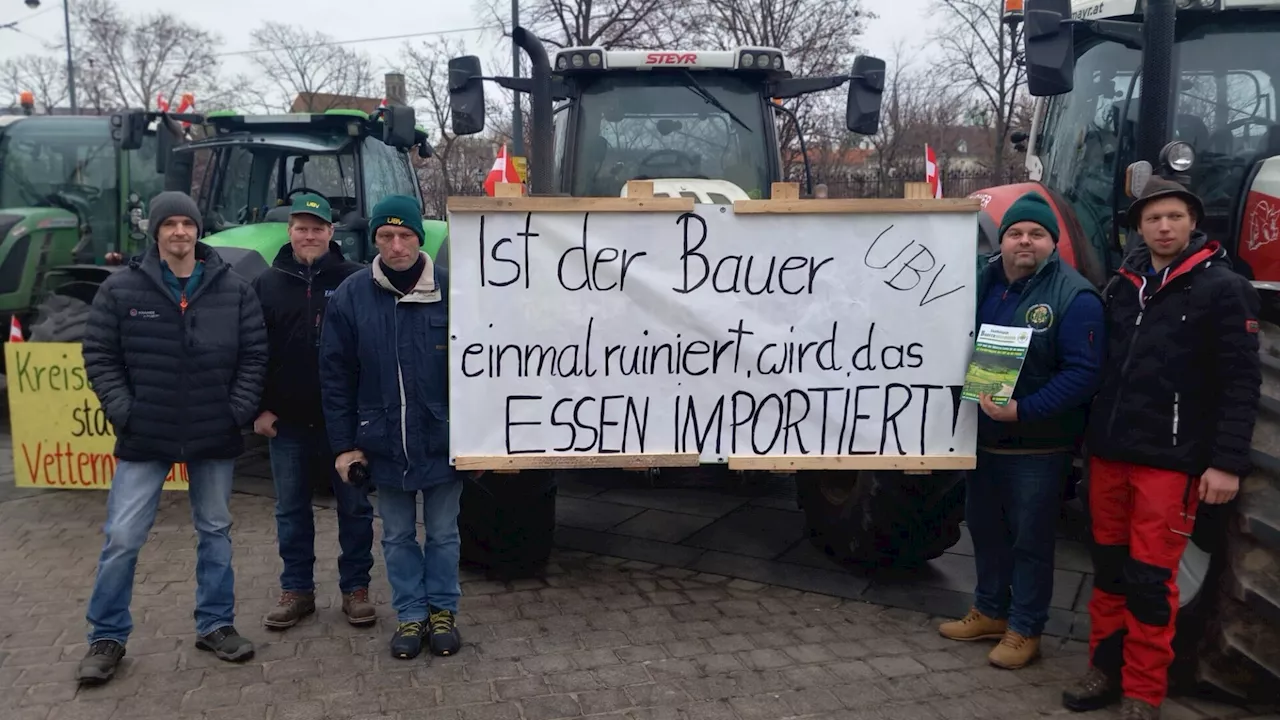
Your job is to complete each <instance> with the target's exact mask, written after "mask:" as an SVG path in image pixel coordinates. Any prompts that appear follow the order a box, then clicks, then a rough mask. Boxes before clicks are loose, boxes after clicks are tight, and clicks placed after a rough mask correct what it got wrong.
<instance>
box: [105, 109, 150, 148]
mask: <svg viewBox="0 0 1280 720" xmlns="http://www.w3.org/2000/svg"><path fill="white" fill-rule="evenodd" d="M146 133H147V113H146V111H145V110H125V111H124V112H118V113H114V114H112V115H111V141H112V143H114V144H115V146H116V148H117V149H118V150H121V151H128V150H138V149H141V148H142V138H143V136H144V135H146Z"/></svg>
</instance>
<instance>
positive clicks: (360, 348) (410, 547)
mask: <svg viewBox="0 0 1280 720" xmlns="http://www.w3.org/2000/svg"><path fill="white" fill-rule="evenodd" d="M369 228H370V230H371V231H372V232H373V233H374V243H375V245H377V248H378V256H377V257H376V258H375V259H374V261H373V263H372V264H371V265H370V266H369V267H367V268H364V269H362V270H360V271H359V272H356V273H355V274H353V275H352V276H351V277H349V278H347V279H346V280H345V281H343V283H342V284H341V285H340V286H338V290H337V292H336V293H334V295H333V297H332V298H331V299H330V301H329V307H328V309H327V311H326V320H325V324H324V330H323V333H322V336H321V343H320V345H321V347H320V382H321V393H322V401H323V406H324V414H325V420H326V427H327V429H328V433H329V443H330V445H331V446H332V449H333V452H334V454H335V455H336V456H337V459H336V460H335V461H334V465H335V467H336V468H337V470H338V473H339V475H341V477H342V479H343V481H345V482H351V481H352V480H353V478H352V475H351V468H352V466H353V465H354V464H357V463H359V464H362V465H363V466H364V467H365V468H366V469H367V472H368V473H369V476H370V478H371V479H372V481H373V483H374V484H375V485H376V486H377V489H378V511H379V514H380V515H381V516H382V529H383V535H382V552H383V555H384V557H385V558H386V562H387V578H388V580H389V581H390V583H391V602H392V605H393V606H394V607H395V610H396V615H397V620H398V621H399V624H398V626H397V628H396V631H395V635H394V636H393V637H392V639H391V654H392V656H393V657H397V658H406V659H407V658H413V657H416V656H417V655H418V653H419V652H421V650H422V639H423V637H424V636H426V637H428V641H429V645H430V648H431V652H432V653H434V654H436V655H452V654H454V653H456V652H457V651H458V648H459V646H460V644H461V639H460V636H459V634H458V629H457V625H456V620H455V618H456V615H457V611H458V597H459V595H461V588H460V587H459V583H458V556H459V538H458V507H459V499H460V497H461V495H462V478H463V476H462V474H461V473H459V472H457V471H455V470H454V468H453V466H451V465H450V464H449V382H448V380H449V306H448V298H449V284H448V272H447V271H446V270H445V269H444V268H441V267H439V266H437V265H436V264H435V263H433V262H432V261H431V258H430V257H429V256H428V255H427V254H426V253H425V252H423V251H422V243H423V232H422V209H421V207H420V206H419V205H418V202H417V201H416V200H414V199H413V198H411V197H407V196H403V195H394V196H391V197H388V198H386V199H384V200H382V201H381V202H380V203H378V204H377V206H376V207H374V209H373V213H372V217H371V218H370V222H369ZM419 495H421V496H422V507H423V518H422V521H423V525H424V526H425V530H426V543H425V545H421V544H419V542H418V537H417V520H418V514H417V500H418V497H419ZM426 626H429V627H426Z"/></svg>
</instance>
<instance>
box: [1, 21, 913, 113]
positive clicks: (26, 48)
mask: <svg viewBox="0 0 1280 720" xmlns="http://www.w3.org/2000/svg"><path fill="white" fill-rule="evenodd" d="M472 1H473V0H450V1H447V2H446V1H445V0H426V1H425V2H412V1H411V0H357V2H354V3H353V2H351V1H350V0H307V1H306V2H304V1H303V0H218V1H217V2H207V3H175V2H173V1H172V0H118V2H119V4H120V7H121V8H122V9H124V10H126V11H127V12H128V13H130V14H136V13H150V12H155V11H158V10H165V11H168V12H172V13H175V14H177V15H178V16H180V17H182V18H183V19H184V20H187V21H189V22H193V23H198V24H200V25H203V26H204V27H205V28H206V29H208V30H212V31H214V32H216V33H218V34H220V35H221V36H222V38H223V48H222V51H223V52H234V51H239V50H247V49H249V38H248V32H247V31H246V30H245V28H246V26H251V24H252V22H253V19H254V18H261V17H268V18H270V19H271V20H275V21H277V22H290V23H294V24H297V25H301V26H304V27H306V28H307V29H308V30H314V31H320V32H324V33H326V34H328V35H330V36H332V37H333V38H334V39H336V40H356V39H362V38H375V37H384V36H388V35H402V34H409V33H415V32H427V31H442V30H453V29H457V28H468V27H475V26H478V25H483V24H485V22H486V21H487V20H488V18H486V17H483V16H481V15H480V14H479V13H478V12H476V11H475V9H474V7H473V5H472ZM71 2H75V0H71ZM864 2H865V6H866V7H867V9H869V10H871V11H873V12H876V13H878V14H879V15H880V18H879V19H877V20H874V21H871V23H870V24H869V26H868V29H867V32H866V33H865V34H864V36H863V37H862V38H860V42H861V43H862V46H863V47H864V48H865V49H866V50H868V51H870V52H871V53H872V54H875V55H877V56H879V57H882V58H884V59H885V60H887V61H890V62H891V61H892V54H893V46H894V43H895V42H897V41H899V40H906V41H907V43H908V44H910V45H913V46H918V45H919V44H920V43H921V41H923V40H924V38H923V37H921V36H920V33H922V32H926V31H927V30H925V28H926V27H927V24H928V21H927V20H926V14H927V11H928V8H929V4H930V0H864ZM267 8H270V11H269V12H267V11H266V9H267ZM352 8H357V9H356V10H355V11H354V12H353V11H352ZM27 18H29V19H27ZM13 20H20V21H21V22H20V23H19V25H18V28H19V29H20V30H21V31H22V32H21V33H17V32H14V31H12V30H0V60H3V59H7V58H10V57H14V56H21V55H26V54H29V53H48V52H50V51H49V50H46V49H45V48H44V47H42V42H43V43H56V42H58V41H59V40H60V39H61V38H62V36H63V32H64V30H63V22H62V6H61V3H59V2H57V0H45V2H44V3H43V4H42V5H41V6H40V7H39V8H38V9H36V10H29V9H27V7H26V6H25V5H24V4H23V3H22V1H21V0H4V5H3V9H0V24H3V23H7V22H10V21H13ZM456 37H459V38H461V39H462V40H464V41H465V42H466V44H467V50H468V51H469V52H472V53H475V54H477V55H479V56H480V57H481V58H482V59H483V60H484V61H485V65H486V70H492V68H489V67H488V63H489V60H490V58H494V57H498V56H499V53H509V52H510V50H509V45H505V44H503V43H502V42H501V40H500V39H499V37H498V36H497V34H496V33H488V34H485V33H481V32H467V33H458V34H457V35H456ZM403 42H404V41H403V40H393V41H383V42H366V43H358V44H351V45H349V47H352V48H359V49H361V50H363V51H365V52H367V53H369V54H370V55H373V56H375V57H378V58H381V59H382V60H383V66H382V67H380V68H378V69H379V70H380V71H384V72H385V71H390V70H393V69H395V66H394V63H395V59H396V56H397V55H398V53H399V49H400V47H401V45H402V44H403ZM506 57H510V55H509V54H508V55H506ZM223 61H224V72H226V73H227V74H233V73H236V72H253V71H254V66H253V64H252V61H251V59H250V58H249V57H248V56H243V55H241V56H231V57H226V58H224V59H223ZM199 100H200V99H199V97H197V98H196V102H197V107H198V106H199Z"/></svg>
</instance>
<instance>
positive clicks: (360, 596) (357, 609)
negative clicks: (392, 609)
mask: <svg viewBox="0 0 1280 720" xmlns="http://www.w3.org/2000/svg"><path fill="white" fill-rule="evenodd" d="M342 612H343V613H345V614H346V616H347V622H349V623H351V624H352V625H355V626H363V625H372V624H374V623H375V622H377V621H378V614H377V611H375V610H374V608H373V603H371V602H369V588H357V589H356V590H355V591H354V592H349V593H343V594H342Z"/></svg>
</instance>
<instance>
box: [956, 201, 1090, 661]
mask: <svg viewBox="0 0 1280 720" xmlns="http://www.w3.org/2000/svg"><path fill="white" fill-rule="evenodd" d="M1059 232H1060V231H1059V227H1058V219H1057V217H1056V215H1055V213H1054V211H1053V208H1052V207H1051V206H1050V205H1049V203H1048V201H1046V200H1045V199H1044V197H1043V196H1041V195H1040V194H1039V193H1035V192H1030V193H1027V194H1025V195H1023V196H1022V197H1020V198H1018V200H1017V201H1015V202H1014V203H1013V204H1012V205H1010V206H1009V209H1008V210H1007V211H1006V212H1005V214H1004V217H1003V218H1002V220H1001V223H1000V252H999V253H998V254H997V255H996V256H995V257H993V258H991V260H990V261H989V262H988V264H987V265H986V267H985V268H984V269H983V271H982V275H981V277H980V279H979V282H978V290H977V301H978V317H977V323H978V325H983V324H989V325H996V326H1002V327H1009V328H1027V329H1029V330H1031V343H1030V346H1029V347H1028V348H1027V354H1026V358H1025V360H1024V361H1023V365H1022V370H1021V373H1020V374H1019V375H1018V379H1017V381H1016V383H1015V385H1014V388H1013V393H1012V397H1011V398H1010V400H1009V401H1008V403H1007V404H1004V405H997V404H996V403H995V402H993V401H992V399H991V394H984V395H982V396H981V403H980V405H981V409H982V413H981V414H980V415H979V416H978V466H977V468H976V469H975V470H974V471H973V472H972V473H970V476H969V481H968V487H967V492H966V496H965V497H966V501H965V502H966V505H965V519H966V520H967V521H968V526H969V533H970V535H971V536H972V538H973V556H974V563H975V565H976V566H977V584H976V587H975V589H974V602H973V608H972V609H971V610H970V611H969V614H968V615H966V616H965V617H964V618H962V619H960V620H955V621H952V622H947V623H943V624H942V625H941V626H940V627H939V632H940V633H941V634H942V635H943V636H945V637H948V638H950V639H952V640H967V641H973V640H987V639H991V640H999V641H1000V642H999V643H998V644H997V645H996V646H995V647H994V648H992V650H991V652H990V654H989V655H988V661H989V662H990V663H991V664H992V665H995V666H996V667H1000V668H1005V669H1009V670H1013V669H1017V668H1021V667H1024V666H1026V665H1027V664H1028V663H1030V662H1032V661H1033V660H1035V659H1036V657H1037V656H1038V655H1039V653H1040V635H1041V632H1042V631H1043V630H1044V626H1045V623H1046V621H1047V620H1048V618H1049V602H1050V600H1051V598H1052V597H1053V568H1054V545H1055V540H1056V538H1055V535H1054V528H1055V527H1056V522H1057V518H1058V513H1059V501H1060V499H1061V497H1062V488H1063V481H1064V479H1065V478H1066V476H1067V471H1068V470H1069V468H1070V466H1071V453H1072V451H1073V450H1074V449H1075V448H1076V446H1077V445H1078V443H1079V442H1080V439H1081V437H1082V436H1083V434H1084V429H1085V420H1086V409H1087V407H1088V403H1089V400H1090V398H1091V397H1092V396H1093V393H1094V391H1095V389H1096V388H1097V386H1098V383H1099V381H1100V372H1101V367H1102V354H1101V353H1102V348H1103V347H1105V345H1104V343H1103V329H1104V319H1103V311H1102V302H1101V300H1100V299H1099V297H1098V292H1097V291H1096V290H1095V289H1094V287H1093V285H1091V284H1090V283H1089V281H1088V280H1086V279H1085V278H1084V277H1083V276H1081V275H1080V274H1079V273H1078V272H1076V271H1075V270H1074V269H1072V268H1071V267H1070V266H1068V265H1067V264H1066V263H1064V262H1062V260H1061V258H1060V257H1059V256H1058V237H1059Z"/></svg>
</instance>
